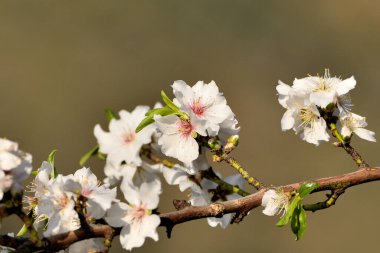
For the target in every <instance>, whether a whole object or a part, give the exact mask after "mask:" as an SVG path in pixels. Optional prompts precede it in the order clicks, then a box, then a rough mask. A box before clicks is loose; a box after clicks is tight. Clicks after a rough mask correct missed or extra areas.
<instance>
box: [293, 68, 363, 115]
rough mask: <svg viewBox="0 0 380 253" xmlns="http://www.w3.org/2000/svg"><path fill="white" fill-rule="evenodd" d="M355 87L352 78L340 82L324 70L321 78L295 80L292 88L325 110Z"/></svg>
mask: <svg viewBox="0 0 380 253" xmlns="http://www.w3.org/2000/svg"><path fill="white" fill-rule="evenodd" d="M355 86H356V80H355V78H354V77H353V76H352V77H350V78H347V79H345V80H342V79H340V78H337V77H331V76H330V72H329V70H328V69H326V71H325V75H324V76H323V77H320V76H308V77H305V78H302V79H295V80H294V82H293V87H292V88H293V90H294V91H295V92H297V93H306V94H309V96H310V97H309V98H310V102H311V103H313V104H315V105H317V106H319V107H321V108H326V107H327V105H329V104H330V103H333V104H335V103H336V102H337V99H338V97H340V96H343V95H345V94H347V93H348V92H349V91H350V90H352V89H353V88H355Z"/></svg>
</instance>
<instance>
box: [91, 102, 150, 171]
mask: <svg viewBox="0 0 380 253" xmlns="http://www.w3.org/2000/svg"><path fill="white" fill-rule="evenodd" d="M148 111H149V107H148V106H137V107H136V108H135V109H134V110H133V111H132V112H131V113H130V112H127V111H125V110H122V111H120V112H119V116H120V119H112V120H111V122H110V124H109V130H110V132H105V131H103V130H102V128H101V127H100V125H96V126H95V128H94V134H95V137H96V138H97V140H98V143H99V151H100V152H102V153H104V154H106V155H107V160H109V161H111V162H112V163H114V164H115V165H119V164H121V163H122V162H123V161H124V162H126V163H128V164H136V165H140V164H141V158H140V155H139V152H140V149H141V147H142V145H144V144H147V143H149V142H150V141H151V138H152V134H153V132H154V130H155V129H154V126H152V125H151V126H147V127H145V128H144V129H143V130H142V131H140V132H138V133H136V132H135V129H136V127H137V126H138V125H139V124H140V122H141V121H142V120H143V119H144V117H145V114H146V113H147V112H148Z"/></svg>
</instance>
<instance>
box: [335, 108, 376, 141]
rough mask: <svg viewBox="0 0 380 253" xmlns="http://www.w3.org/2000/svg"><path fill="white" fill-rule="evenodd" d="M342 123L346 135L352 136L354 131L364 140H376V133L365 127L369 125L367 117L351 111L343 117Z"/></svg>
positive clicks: (342, 131) (342, 130)
mask: <svg viewBox="0 0 380 253" xmlns="http://www.w3.org/2000/svg"><path fill="white" fill-rule="evenodd" d="M340 123H341V134H342V135H343V136H344V137H351V135H352V133H355V134H356V135H357V136H359V137H360V138H362V139H364V140H367V141H372V142H376V138H375V133H374V132H372V131H370V130H367V129H364V127H366V126H367V125H368V124H367V122H366V121H365V117H362V116H360V115H358V114H355V113H352V112H350V113H347V114H345V115H344V116H343V117H341V119H340Z"/></svg>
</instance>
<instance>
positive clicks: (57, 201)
mask: <svg viewBox="0 0 380 253" xmlns="http://www.w3.org/2000/svg"><path fill="white" fill-rule="evenodd" d="M68 180H72V175H71V176H62V175H58V176H57V177H56V178H55V179H50V181H49V186H48V187H49V191H48V193H46V194H45V195H44V196H43V197H42V198H41V199H40V201H39V203H38V213H39V215H44V216H47V217H49V222H48V224H47V229H46V231H45V232H44V236H51V235H56V234H60V233H65V232H68V231H72V230H75V229H77V228H79V227H80V225H79V218H78V214H77V212H76V211H75V210H74V207H75V202H74V194H73V193H72V192H68V191H66V190H65V184H66V183H67V181H68Z"/></svg>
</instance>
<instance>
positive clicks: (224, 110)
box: [172, 80, 233, 136]
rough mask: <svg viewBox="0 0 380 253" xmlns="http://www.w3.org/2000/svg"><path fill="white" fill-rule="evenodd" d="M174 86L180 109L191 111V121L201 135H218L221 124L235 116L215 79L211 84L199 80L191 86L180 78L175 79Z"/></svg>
mask: <svg viewBox="0 0 380 253" xmlns="http://www.w3.org/2000/svg"><path fill="white" fill-rule="evenodd" d="M172 87H173V93H174V95H175V97H176V99H177V101H178V102H179V104H180V109H181V110H183V111H185V112H187V113H189V115H190V118H191V121H192V122H193V123H194V125H195V126H196V128H197V132H198V133H199V134H201V135H206V134H208V135H209V136H215V135H217V134H218V132H219V129H220V124H221V123H222V122H223V121H225V120H226V119H228V118H230V117H233V113H232V111H231V108H230V107H229V106H228V105H227V102H226V99H225V98H224V96H223V94H222V93H220V92H219V88H218V86H217V85H216V83H215V82H214V81H211V82H210V83H209V84H205V83H204V82H203V81H198V82H197V83H196V84H195V85H194V86H193V87H190V86H189V85H187V84H186V83H185V82H184V81H181V80H179V81H175V82H174V84H173V86H172Z"/></svg>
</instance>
